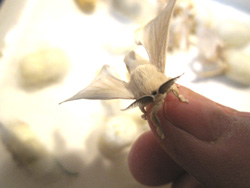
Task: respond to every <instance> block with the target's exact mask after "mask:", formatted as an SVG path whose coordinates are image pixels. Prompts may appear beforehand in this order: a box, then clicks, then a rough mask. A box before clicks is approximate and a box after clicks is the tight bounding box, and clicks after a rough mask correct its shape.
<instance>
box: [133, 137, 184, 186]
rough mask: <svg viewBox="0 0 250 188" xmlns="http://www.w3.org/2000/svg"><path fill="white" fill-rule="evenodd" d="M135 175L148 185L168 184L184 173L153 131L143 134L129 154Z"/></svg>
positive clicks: (138, 179)
mask: <svg viewBox="0 0 250 188" xmlns="http://www.w3.org/2000/svg"><path fill="white" fill-rule="evenodd" d="M128 165H129V169H130V171H131V174H132V175H133V177H134V178H135V179H136V180H137V181H138V182H140V183H142V184H144V185H148V186H159V185H163V184H167V183H169V182H171V181H173V179H175V178H176V177H178V176H180V175H181V174H183V173H184V170H183V169H182V168H181V167H179V166H178V165H177V164H176V163H175V162H174V161H173V160H172V159H171V158H170V157H169V156H168V155H167V154H166V152H165V151H164V150H163V149H162V147H161V146H160V145H159V143H158V142H157V140H156V138H155V137H154V135H153V133H152V132H146V133H144V134H143V135H141V136H140V137H139V138H138V140H137V141H136V142H135V143H134V145H133V147H132V148H131V151H130V153H129V156H128Z"/></svg>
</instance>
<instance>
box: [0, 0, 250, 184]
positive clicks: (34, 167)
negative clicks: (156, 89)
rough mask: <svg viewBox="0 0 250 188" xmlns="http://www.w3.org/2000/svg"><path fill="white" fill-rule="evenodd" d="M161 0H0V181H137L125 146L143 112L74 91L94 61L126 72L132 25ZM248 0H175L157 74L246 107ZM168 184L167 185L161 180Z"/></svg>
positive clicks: (88, 77)
mask: <svg viewBox="0 0 250 188" xmlns="http://www.w3.org/2000/svg"><path fill="white" fill-rule="evenodd" d="M167 2H168V0H22V1H20V0H2V1H0V104H1V105H0V122H1V123H0V136H1V142H0V153H1V158H0V188H40V187H41V188H42V187H47V188H56V187H60V188H64V187H65V188H66V187H71V188H80V187H88V188H99V187H102V188H117V187H126V188H135V187H136V188H144V187H146V186H143V185H140V184H139V183H137V182H136V181H135V180H134V179H133V178H132V176H131V175H130V173H129V170H128V167H127V162H126V158H127V154H128V151H129V149H130V146H131V144H132V143H133V142H134V140H135V139H136V138H137V137H138V136H139V135H140V134H141V133H142V132H144V131H146V130H148V129H149V128H148V126H147V122H146V121H144V120H142V119H141V117H140V116H141V112H140V111H139V110H138V109H132V110H129V111H126V112H121V111H120V109H122V108H125V107H127V106H128V104H130V103H131V101H124V100H112V101H99V100H92V101H91V100H78V101H72V102H68V103H64V104H61V105H58V104H59V103H60V102H62V101H64V100H65V99H67V98H69V97H71V96H73V95H74V94H76V93H77V92H78V91H80V90H81V89H83V88H85V87H86V86H88V84H89V83H91V81H92V80H93V79H94V77H95V76H96V74H97V73H98V71H99V70H100V69H101V67H102V66H103V65H104V64H108V65H110V66H111V67H114V69H115V71H116V73H115V74H116V75H118V76H119V78H120V79H122V80H125V81H126V80H127V79H128V75H127V72H126V66H125V65H124V62H123V59H124V56H125V55H126V54H127V53H128V52H130V51H132V50H135V51H136V52H137V53H139V54H140V55H141V56H142V57H144V58H147V54H146V52H145V50H144V49H143V48H142V47H140V46H136V45H135V43H134V30H135V29H137V28H138V27H141V26H143V25H144V24H146V23H147V22H148V21H150V20H151V19H153V18H154V17H156V16H157V15H158V14H159V13H160V12H161V10H162V9H163V8H164V7H165V5H166V4H167ZM249 14H250V3H249V1H247V0H238V1H236V0H217V1H212V0H203V1H199V0H178V1H177V4H176V8H175V11H174V15H173V18H172V22H171V27H170V38H169V47H168V55H167V60H166V75H167V76H171V77H175V76H177V75H180V74H182V73H183V72H184V73H185V74H184V75H183V76H182V77H181V78H180V79H179V80H178V83H179V84H181V85H183V86H185V87H188V88H190V89H192V90H194V91H195V92H198V93H200V94H202V95H204V96H206V97H208V98H210V99H211V100H214V101H216V102H218V103H220V104H223V105H226V106H229V107H232V108H235V109H237V110H240V111H248V112H250V60H249V59H250V33H249V31H250V16H249ZM162 187H164V188H165V187H169V185H166V186H162Z"/></svg>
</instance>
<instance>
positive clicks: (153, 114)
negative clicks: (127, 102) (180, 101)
mask: <svg viewBox="0 0 250 188" xmlns="http://www.w3.org/2000/svg"><path fill="white" fill-rule="evenodd" d="M161 106H162V101H159V102H158V103H157V104H155V105H154V107H153V109H152V111H151V114H150V116H151V120H152V121H153V123H154V125H155V126H156V132H157V134H158V135H159V136H160V137H161V139H164V138H165V135H164V133H163V131H162V126H161V121H160V119H159V118H158V117H157V114H156V113H157V112H158V110H160V108H161Z"/></svg>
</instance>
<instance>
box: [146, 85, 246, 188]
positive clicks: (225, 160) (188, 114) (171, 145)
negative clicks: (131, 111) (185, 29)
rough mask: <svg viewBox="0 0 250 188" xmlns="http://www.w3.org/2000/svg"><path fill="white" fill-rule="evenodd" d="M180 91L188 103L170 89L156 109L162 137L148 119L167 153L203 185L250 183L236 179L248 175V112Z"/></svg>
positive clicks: (225, 185) (183, 89)
mask: <svg viewBox="0 0 250 188" xmlns="http://www.w3.org/2000/svg"><path fill="white" fill-rule="evenodd" d="M180 93H181V94H182V95H183V96H185V98H186V99H188V100H189V103H188V104H186V103H183V102H180V101H179V100H178V99H177V98H176V97H175V96H174V95H173V94H172V93H169V95H168V96H167V97H166V98H165V101H164V104H163V107H162V109H161V110H160V111H159V112H157V116H158V118H159V119H160V122H161V126H162V127H161V128H162V130H163V133H164V135H165V139H161V138H160V136H159V135H158V134H157V132H156V126H155V125H154V124H153V123H152V121H151V120H149V124H150V127H151V129H152V131H153V132H154V134H155V135H156V137H157V138H158V140H159V142H160V144H161V145H162V147H163V148H164V149H165V151H166V152H167V154H168V155H169V156H170V157H171V158H172V159H173V160H174V161H175V162H176V163H177V164H178V165H180V166H181V167H182V168H183V169H185V170H186V171H187V172H188V173H189V174H190V175H192V176H194V177H195V178H196V179H197V180H198V181H200V182H201V183H202V184H203V185H207V186H214V185H216V186H215V187H232V186H233V185H235V186H236V187H237V186H239V183H242V184H244V183H245V184H246V185H247V184H248V185H249V183H250V182H246V181H241V182H239V180H241V178H242V179H246V178H245V177H250V162H249V160H248V159H249V158H250V147H249V146H250V141H249V138H250V115H249V113H243V112H238V111H236V110H233V109H231V108H227V107H225V106H222V105H219V104H217V103H215V102H213V101H211V100H209V99H207V98H205V97H203V96H201V95H199V94H197V93H195V92H193V91H191V90H189V89H187V88H184V87H181V88H180ZM149 113H150V109H149V110H148V113H147V114H149ZM148 117H149V116H148ZM246 145H247V146H246ZM248 179H249V178H248ZM229 180H230V181H229ZM247 181H249V180H247Z"/></svg>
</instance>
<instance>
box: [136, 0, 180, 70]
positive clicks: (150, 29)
mask: <svg viewBox="0 0 250 188" xmlns="http://www.w3.org/2000/svg"><path fill="white" fill-rule="evenodd" d="M175 2H176V0H170V1H169V2H168V5H167V6H166V8H164V10H163V11H162V12H161V13H160V15H158V16H157V17H156V18H155V19H153V20H152V21H150V22H149V23H148V24H147V25H146V26H144V27H142V28H140V29H137V30H136V31H135V42H136V44H138V45H143V46H144V48H145V49H146V51H147V53H148V56H149V61H150V63H152V64H153V65H155V66H156V67H157V69H158V71H159V72H162V73H164V72H165V61H166V53H167V46H168V33H169V23H170V20H171V16H172V13H173V9H174V5H175Z"/></svg>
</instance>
